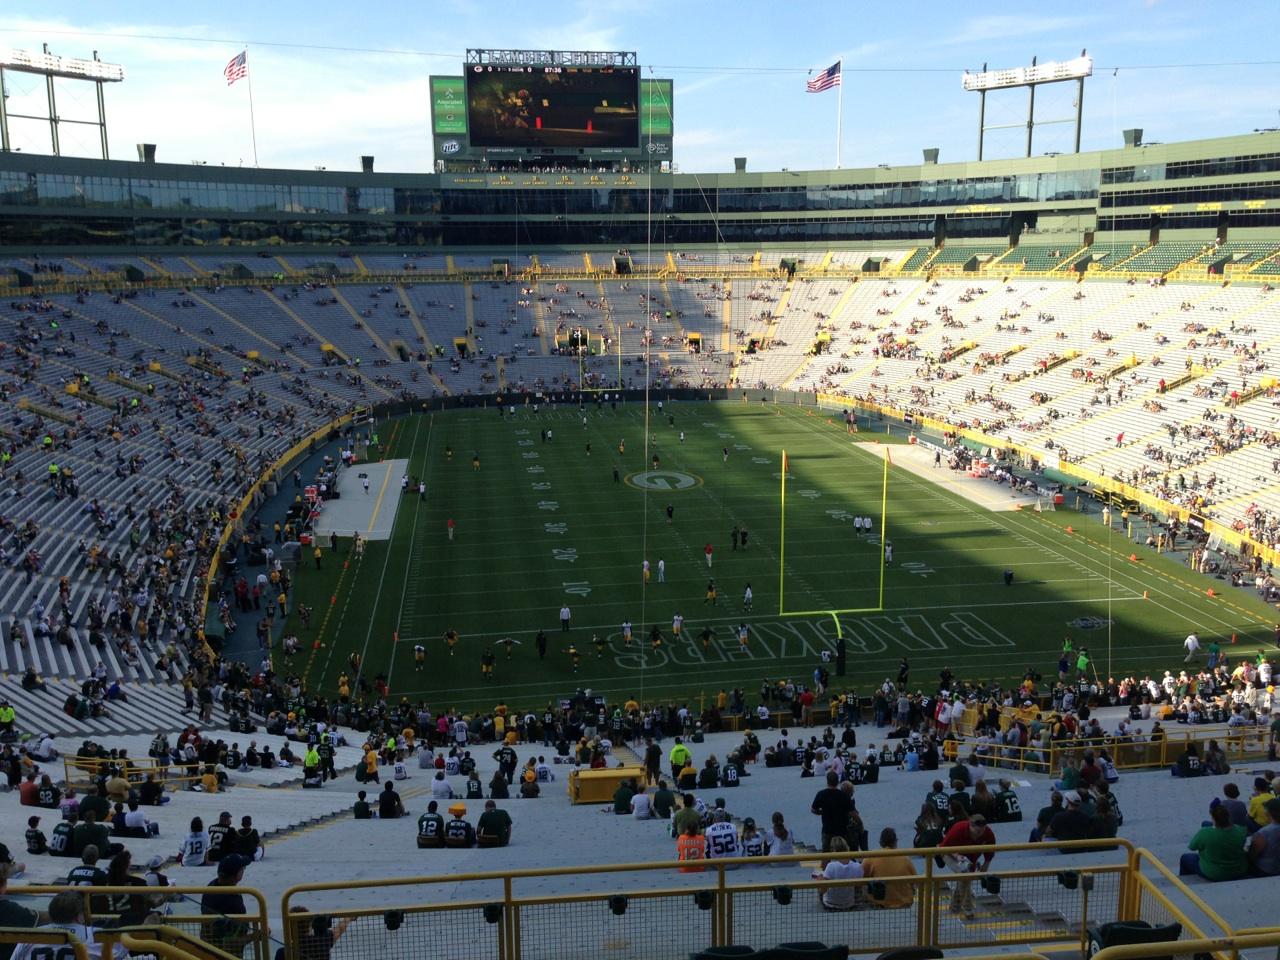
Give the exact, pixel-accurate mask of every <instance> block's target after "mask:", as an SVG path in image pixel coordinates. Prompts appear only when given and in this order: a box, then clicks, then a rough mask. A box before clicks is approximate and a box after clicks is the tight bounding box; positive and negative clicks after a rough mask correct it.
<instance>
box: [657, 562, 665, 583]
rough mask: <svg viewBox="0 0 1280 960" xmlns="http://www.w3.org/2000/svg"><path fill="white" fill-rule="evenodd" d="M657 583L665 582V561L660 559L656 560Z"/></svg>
mask: <svg viewBox="0 0 1280 960" xmlns="http://www.w3.org/2000/svg"><path fill="white" fill-rule="evenodd" d="M658 582H659V583H666V582H667V561H666V560H664V559H662V557H659V558H658Z"/></svg>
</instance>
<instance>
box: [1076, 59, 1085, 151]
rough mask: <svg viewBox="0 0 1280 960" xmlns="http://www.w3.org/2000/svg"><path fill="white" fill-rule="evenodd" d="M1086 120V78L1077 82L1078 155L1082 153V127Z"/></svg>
mask: <svg viewBox="0 0 1280 960" xmlns="http://www.w3.org/2000/svg"><path fill="white" fill-rule="evenodd" d="M1083 120H1084V77H1081V78H1080V79H1079V80H1077V81H1076V151H1075V152H1076V153H1079V152H1080V127H1081V126H1082V121H1083Z"/></svg>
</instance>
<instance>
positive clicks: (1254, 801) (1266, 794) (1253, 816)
mask: <svg viewBox="0 0 1280 960" xmlns="http://www.w3.org/2000/svg"><path fill="white" fill-rule="evenodd" d="M1274 799H1275V794H1274V793H1272V792H1271V781H1270V780H1268V779H1267V778H1266V777H1254V778H1253V795H1252V796H1250V797H1249V819H1250V820H1252V821H1253V822H1254V824H1255V827H1254V829H1255V830H1256V829H1257V828H1258V827H1265V826H1266V825H1267V824H1268V823H1270V822H1271V818H1270V817H1269V816H1268V815H1267V810H1266V806H1267V801H1269V800H1274Z"/></svg>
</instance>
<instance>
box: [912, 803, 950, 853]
mask: <svg viewBox="0 0 1280 960" xmlns="http://www.w3.org/2000/svg"><path fill="white" fill-rule="evenodd" d="M945 834H946V824H945V823H943V821H942V814H940V813H939V812H938V808H937V807H935V806H934V805H933V804H932V803H930V802H929V801H928V800H926V801H925V802H924V803H922V804H921V805H920V816H918V817H916V835H915V838H914V839H913V840H912V842H911V844H912V846H914V847H917V848H923V849H927V848H929V847H936V846H937V845H938V844H940V843H941V842H942V838H943V836H945Z"/></svg>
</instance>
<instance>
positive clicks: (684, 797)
mask: <svg viewBox="0 0 1280 960" xmlns="http://www.w3.org/2000/svg"><path fill="white" fill-rule="evenodd" d="M671 822H672V823H673V824H674V827H675V834H676V836H677V837H681V836H684V833H685V829H686V828H687V827H689V826H693V827H694V828H696V830H701V829H702V814H700V813H698V809H697V803H696V801H695V800H694V796H693V794H692V793H685V794H681V796H680V809H679V810H677V811H676V812H675V814H673V815H672V817H671Z"/></svg>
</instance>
